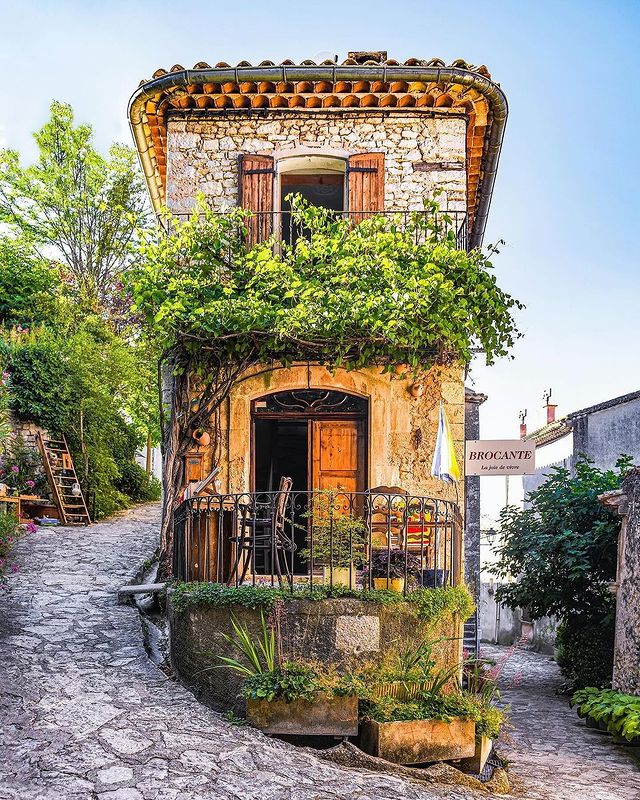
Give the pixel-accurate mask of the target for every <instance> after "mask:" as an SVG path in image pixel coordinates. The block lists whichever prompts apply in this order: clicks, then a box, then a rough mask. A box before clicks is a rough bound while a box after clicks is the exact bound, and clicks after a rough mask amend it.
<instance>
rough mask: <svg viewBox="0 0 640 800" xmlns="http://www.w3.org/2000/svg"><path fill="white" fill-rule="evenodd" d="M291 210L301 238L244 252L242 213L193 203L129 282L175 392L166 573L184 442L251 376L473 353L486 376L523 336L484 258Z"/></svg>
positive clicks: (316, 211)
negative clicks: (275, 367) (265, 368)
mask: <svg viewBox="0 0 640 800" xmlns="http://www.w3.org/2000/svg"><path fill="white" fill-rule="evenodd" d="M292 208H293V214H294V215H295V218H296V224H297V225H298V226H299V227H300V229H303V230H305V231H306V234H305V237H301V238H299V239H298V240H297V241H296V242H295V243H294V244H293V245H292V246H288V245H286V244H285V243H282V244H281V245H280V247H279V248H274V246H273V244H274V243H273V242H272V241H268V242H263V243H259V244H257V245H255V246H254V247H253V248H251V249H250V250H249V251H248V252H247V249H246V246H245V243H244V233H246V224H245V223H246V217H247V213H248V212H246V211H243V210H241V209H235V210H233V211H231V212H230V213H229V214H228V215H224V216H222V215H219V214H215V213H213V212H211V211H208V210H207V209H206V208H205V206H204V204H203V202H202V201H201V202H200V204H199V206H198V208H197V209H196V211H195V212H194V214H193V216H192V217H191V218H190V219H189V220H186V221H183V222H180V221H174V220H170V225H169V228H170V232H169V234H168V235H166V236H165V235H160V236H156V237H154V238H152V237H150V236H149V237H147V238H146V240H145V243H144V244H143V246H142V249H141V257H140V259H139V261H137V262H136V263H135V264H134V265H133V266H132V269H131V270H130V272H129V275H128V282H129V288H130V291H131V293H132V295H133V298H134V301H135V307H136V309H137V310H138V311H140V312H141V313H142V315H143V316H144V318H145V320H146V324H147V331H148V335H149V336H151V337H154V339H155V341H156V342H157V345H158V349H159V351H160V352H161V353H162V357H161V360H162V361H163V362H164V363H165V365H168V370H166V372H167V373H168V374H170V380H171V387H170V391H168V392H166V394H165V398H164V400H165V402H164V409H163V415H162V416H163V418H164V426H163V448H164V466H165V479H164V514H163V527H162V539H161V550H162V558H163V559H164V561H163V565H164V568H165V570H168V565H169V557H170V553H171V547H172V532H171V519H172V512H173V510H174V509H175V507H176V505H177V501H178V492H179V491H180V487H181V486H182V482H183V465H182V462H183V458H182V457H183V455H184V454H185V453H186V452H187V450H188V449H189V447H190V444H191V441H192V439H191V432H192V430H193V429H194V428H196V427H198V426H199V425H201V424H204V423H206V422H207V421H208V420H209V419H210V418H211V417H212V416H214V417H215V415H216V414H217V413H218V409H219V408H220V405H221V403H222V402H223V400H224V399H225V398H226V397H227V396H228V393H229V391H230V389H231V386H232V385H233V382H234V381H235V380H236V379H237V378H238V376H239V375H241V374H242V373H243V372H244V371H245V370H246V369H247V368H248V367H250V366H252V365H255V364H265V365H269V364H273V363H283V364H285V365H286V364H290V363H292V362H294V361H311V362H314V363H322V364H327V365H329V366H331V367H332V368H344V369H349V370H351V369H359V368H362V367H366V366H374V365H380V366H381V367H383V368H384V369H387V370H389V371H391V370H392V369H393V368H394V365H398V364H404V365H408V367H409V369H410V370H419V369H421V368H423V367H426V366H429V365H430V364H432V363H434V362H435V361H448V362H452V361H462V362H465V361H468V360H469V359H470V357H471V354H472V352H473V350H474V348H476V347H481V348H483V349H484V352H485V354H486V358H487V361H488V362H489V363H490V362H491V361H493V359H495V358H496V357H498V356H501V355H505V354H506V353H507V352H508V350H509V349H510V347H511V345H512V344H513V341H514V338H515V337H516V336H517V335H518V334H517V331H516V329H515V325H514V321H513V317H512V309H513V308H514V307H520V304H519V303H518V302H517V301H516V300H514V299H513V298H511V297H509V295H507V294H505V293H504V292H502V291H501V290H500V289H499V288H498V286H497V284H496V281H495V278H494V277H493V275H492V274H491V272H490V267H491V264H490V262H489V260H488V258H487V257H486V256H485V255H483V254H482V253H481V252H479V251H474V252H472V253H466V252H463V251H458V250H456V244H455V236H454V235H453V233H451V234H447V235H442V236H440V235H438V233H437V232H436V231H435V230H434V229H433V227H432V226H430V225H429V224H425V223H424V222H422V221H421V219H422V218H421V215H416V217H415V219H414V220H412V221H411V222H410V224H409V225H408V227H405V226H404V225H402V224H401V220H400V219H398V220H395V219H393V218H392V219H389V218H385V217H374V218H371V219H367V220H365V221H364V222H362V223H361V224H359V225H355V226H352V225H350V223H349V221H348V220H344V219H336V218H335V217H333V216H332V215H331V213H330V212H328V211H327V210H325V209H321V208H314V207H308V206H306V205H305V204H304V203H301V202H299V201H294V202H293V203H292ZM434 210H435V205H434ZM194 394H195V395H197V403H195V404H194V403H193V402H191V401H192V399H193V395H194ZM214 427H215V426H214ZM214 444H215V442H214Z"/></svg>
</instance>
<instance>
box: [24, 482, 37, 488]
mask: <svg viewBox="0 0 640 800" xmlns="http://www.w3.org/2000/svg"><path fill="white" fill-rule="evenodd" d="M25 485H26V486H28V487H29V488H30V489H33V487H34V486H35V485H36V482H35V481H27V482H26V484H25Z"/></svg>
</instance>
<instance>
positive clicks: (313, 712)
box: [247, 692, 358, 736]
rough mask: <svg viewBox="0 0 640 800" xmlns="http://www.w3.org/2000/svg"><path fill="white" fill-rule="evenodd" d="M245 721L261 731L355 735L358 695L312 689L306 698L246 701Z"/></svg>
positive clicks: (314, 734) (356, 731)
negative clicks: (311, 698)
mask: <svg viewBox="0 0 640 800" xmlns="http://www.w3.org/2000/svg"><path fill="white" fill-rule="evenodd" d="M247 721H248V722H249V724H250V725H253V727H254V728H260V730H262V731H264V733H278V734H287V735H293V736H356V735H357V733H358V698H357V697H355V696H353V697H335V696H333V695H328V694H325V693H324V692H316V699H315V700H314V701H313V702H309V701H308V700H293V701H292V702H290V703H287V702H286V701H285V700H273V701H271V702H268V701H267V700H247Z"/></svg>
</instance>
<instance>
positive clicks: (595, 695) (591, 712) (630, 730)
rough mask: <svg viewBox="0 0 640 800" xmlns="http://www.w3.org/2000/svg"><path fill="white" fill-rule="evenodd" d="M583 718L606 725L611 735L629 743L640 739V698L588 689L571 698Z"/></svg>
mask: <svg viewBox="0 0 640 800" xmlns="http://www.w3.org/2000/svg"><path fill="white" fill-rule="evenodd" d="M571 705H572V706H576V707H577V711H578V714H579V715H580V716H581V717H590V718H591V719H593V720H595V721H596V722H602V723H604V724H605V725H606V727H607V730H608V731H609V733H612V734H613V735H614V736H620V737H622V738H623V739H626V740H627V741H632V740H633V739H635V738H637V737H640V697H637V696H636V695H629V694H623V693H621V692H615V691H613V690H612V689H597V688H594V687H587V688H584V689H579V690H578V691H577V692H575V694H574V695H573V697H572V698H571Z"/></svg>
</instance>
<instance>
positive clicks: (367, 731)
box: [360, 719, 476, 764]
mask: <svg viewBox="0 0 640 800" xmlns="http://www.w3.org/2000/svg"><path fill="white" fill-rule="evenodd" d="M475 734H476V724H475V722H473V720H469V721H467V720H462V719H453V720H451V722H442V721H441V720H436V719H418V720H407V721H402V722H375V721H374V720H367V721H366V722H363V724H362V731H361V737H360V747H361V748H362V749H363V750H364V751H365V753H369V754H370V755H372V756H378V757H379V758H384V759H386V760H387V761H391V762H393V763H394V764H422V763H425V762H427V761H451V760H454V759H460V758H472V757H473V756H474V754H475V750H476V743H475Z"/></svg>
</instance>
